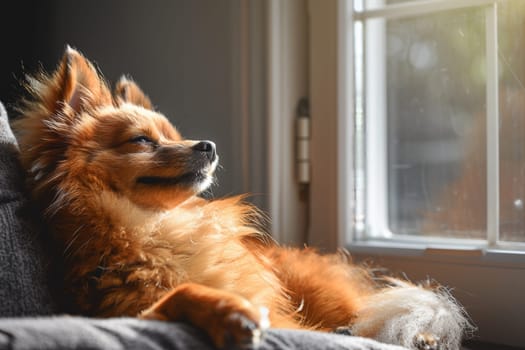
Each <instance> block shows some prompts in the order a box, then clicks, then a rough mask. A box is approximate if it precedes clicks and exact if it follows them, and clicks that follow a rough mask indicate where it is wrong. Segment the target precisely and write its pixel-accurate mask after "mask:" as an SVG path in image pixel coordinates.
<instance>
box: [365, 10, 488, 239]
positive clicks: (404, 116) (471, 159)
mask: <svg viewBox="0 0 525 350" xmlns="http://www.w3.org/2000/svg"><path fill="white" fill-rule="evenodd" d="M385 39H386V86H387V114H386V115H387V139H388V141H387V146H388V161H387V163H388V164H387V178H388V225H389V228H390V230H391V231H392V232H393V233H396V234H423V235H433V234H435V235H439V236H446V237H456V238H485V237H486V229H485V227H486V209H485V208H486V199H485V198H486V191H485V182H486V177H485V167H486V165H485V164H486V157H485V147H486V146H485V115H486V114H485V97H486V96H485V89H486V84H485V11H484V9H482V8H473V9H468V10H461V11H451V12H445V13H440V14H436V15H431V16H424V17H418V18H411V19H404V20H389V21H387V22H386V38H385ZM370 98H373V97H370Z"/></svg>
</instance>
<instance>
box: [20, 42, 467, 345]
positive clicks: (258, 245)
mask: <svg viewBox="0 0 525 350" xmlns="http://www.w3.org/2000/svg"><path fill="white" fill-rule="evenodd" d="M28 88H29V92H30V94H31V98H30V99H28V100H27V101H25V102H24V103H23V107H22V108H21V116H20V118H18V120H17V121H16V122H15V129H16V131H17V135H18V140H19V145H20V150H21V163H22V164H23V166H24V168H25V170H26V171H27V177H28V184H29V186H30V189H31V192H32V196H33V199H34V201H35V203H36V204H37V205H38V207H39V208H40V210H41V211H42V213H43V216H44V217H45V220H46V222H47V223H48V225H49V228H50V232H51V233H52V237H53V241H54V244H55V245H56V246H57V247H58V249H60V250H61V251H62V252H63V259H64V266H65V267H64V268H65V290H66V293H67V294H68V295H69V296H71V298H72V302H73V305H74V309H73V310H71V311H72V312H79V313H82V314H85V315H91V316H104V317H106V316H107V317H109V316H123V315H139V316H140V317H143V318H148V319H160V320H183V321H187V322H190V323H192V324H194V325H195V326H198V327H200V328H203V329H204V330H205V331H206V332H207V333H208V334H209V336H210V337H211V339H212V341H213V342H214V344H215V345H217V346H224V345H225V344H226V341H227V339H231V340H233V341H234V342H237V343H244V342H246V341H248V342H256V341H257V339H258V338H259V337H260V335H261V331H262V330H264V328H266V327H268V325H269V324H271V325H272V326H275V327H291V328H305V329H316V330H323V331H331V330H334V329H336V328H338V327H341V326H343V327H349V329H350V330H351V332H352V333H353V334H355V335H362V336H367V337H371V338H376V339H379V340H381V341H384V342H388V343H393V344H401V345H404V346H408V347H412V348H424V347H425V346H427V348H429V349H430V348H432V346H433V345H432V344H433V343H436V342H438V343H439V344H441V349H458V348H459V343H460V340H461V336H462V334H463V332H464V330H465V328H468V327H469V325H468V321H467V320H466V318H465V315H464V313H463V310H462V309H461V308H460V307H459V306H458V305H457V304H456V303H455V302H454V301H453V299H452V298H451V297H450V295H449V294H448V293H443V292H440V291H439V290H430V289H427V288H423V287H419V286H416V285H413V284H410V283H408V282H404V281H400V280H395V279H389V280H388V282H387V283H382V282H377V280H376V279H374V278H372V277H371V274H370V273H369V271H368V270H367V269H365V268H361V267H358V266H356V265H353V264H352V263H351V262H349V261H348V257H347V255H345V254H336V255H324V256H322V255H319V254H317V253H316V252H315V251H313V250H308V249H307V250H296V249H288V248H282V247H279V246H278V245H277V244H276V243H275V242H273V241H272V240H271V239H269V238H268V236H266V235H265V234H264V233H262V232H261V231H260V230H259V229H258V228H257V224H256V223H257V220H258V214H257V211H256V210H255V209H254V208H252V207H251V206H250V205H248V204H246V203H244V202H243V201H242V198H240V197H234V198H226V199H218V200H211V201H208V200H204V199H201V198H199V197H197V194H199V193H200V192H201V191H203V190H204V189H206V188H207V187H208V186H209V185H210V182H211V179H212V176H213V171H214V169H215V166H216V165H217V162H218V157H217V155H216V154H215V146H214V144H213V143H211V142H198V141H189V140H185V139H183V138H182V137H181V136H180V134H179V133H178V131H177V130H176V129H175V128H174V127H173V126H172V125H171V124H170V123H169V122H168V120H167V119H166V118H165V117H164V116H162V115H161V114H159V113H157V112H155V111H154V110H153V109H152V105H151V102H150V100H149V99H148V97H147V96H146V95H144V94H143V93H142V91H141V90H140V89H139V87H138V86H137V85H136V84H135V83H134V82H132V81H131V80H129V79H126V78H123V79H121V80H120V81H119V82H118V84H117V86H116V88H115V91H114V93H113V94H112V93H111V92H110V90H109V88H108V85H107V84H106V82H105V81H104V80H103V79H102V78H101V77H100V76H99V74H97V72H96V70H95V69H94V67H93V66H92V65H91V63H90V62H89V61H87V60H86V59H85V58H84V57H83V56H82V55H81V54H79V53H78V52H77V51H75V50H73V49H71V48H68V49H67V50H66V53H65V55H64V58H63V60H62V61H61V63H60V65H59V67H58V68H57V70H56V71H55V72H54V73H53V74H51V75H45V74H41V75H39V76H37V77H33V78H31V79H30V80H29V84H28ZM427 338H428V339H427ZM429 346H430V347H429Z"/></svg>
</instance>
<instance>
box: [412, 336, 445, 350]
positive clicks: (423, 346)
mask: <svg viewBox="0 0 525 350" xmlns="http://www.w3.org/2000/svg"><path fill="white" fill-rule="evenodd" d="M414 346H415V347H416V349H418V350H439V348H440V346H439V337H437V336H435V335H434V334H430V333H419V334H418V335H416V336H415V337H414Z"/></svg>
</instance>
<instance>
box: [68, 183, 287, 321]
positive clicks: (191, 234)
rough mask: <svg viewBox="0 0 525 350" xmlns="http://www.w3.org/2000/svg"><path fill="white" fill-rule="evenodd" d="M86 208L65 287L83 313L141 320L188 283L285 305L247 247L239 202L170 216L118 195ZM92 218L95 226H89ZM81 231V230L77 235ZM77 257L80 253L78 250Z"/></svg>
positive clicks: (186, 207) (199, 205)
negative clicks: (148, 310) (139, 315)
mask: <svg viewBox="0 0 525 350" xmlns="http://www.w3.org/2000/svg"><path fill="white" fill-rule="evenodd" d="M96 198H97V200H95V201H93V202H92V203H94V204H92V205H91V208H89V207H87V208H86V210H85V211H84V214H83V215H82V220H81V222H79V223H78V225H79V227H78V228H77V229H76V230H75V231H73V228H72V227H71V228H69V231H70V232H76V233H77V234H78V235H79V237H78V238H75V237H74V235H73V236H72V237H71V238H70V240H73V239H74V240H75V241H74V242H73V243H71V245H72V246H75V248H71V247H67V245H66V249H65V250H66V252H65V255H66V258H67V259H73V260H74V261H75V263H73V264H71V263H67V264H66V266H68V267H70V270H68V271H66V288H71V289H73V292H74V293H73V294H74V295H76V296H77V298H78V299H77V300H76V301H75V304H77V305H80V307H81V308H83V310H79V311H82V312H88V313H89V314H93V315H98V316H112V315H123V314H124V315H135V314H137V313H139V312H140V311H142V310H143V309H145V308H147V307H148V306H150V305H151V304H152V303H153V302H155V301H156V300H158V299H159V298H160V297H161V296H162V295H163V294H164V293H166V292H168V291H169V290H171V289H172V288H174V287H175V286H177V285H178V284H180V283H183V282H195V283H200V284H204V285H207V286H211V287H215V288H218V289H222V290H229V291H232V292H235V293H238V294H240V295H243V296H245V297H247V298H248V299H250V300H252V301H254V302H255V303H256V304H260V305H268V304H273V303H275V302H278V301H276V300H275V296H276V295H280V294H281V291H280V284H279V282H278V280H277V278H276V277H275V276H274V274H273V273H271V271H268V270H267V269H265V268H263V262H262V261H261V259H264V257H261V256H257V257H256V256H254V255H253V253H251V252H249V251H248V250H247V249H246V247H245V246H244V244H243V243H242V242H241V239H242V238H243V237H246V236H248V235H250V234H252V233H253V231H254V229H253V228H251V227H249V226H247V225H245V224H243V222H242V220H243V219H242V214H241V211H242V208H240V207H237V206H236V205H235V203H234V201H232V200H227V201H228V202H227V203H222V201H220V200H219V201H215V202H207V201H201V200H200V199H198V198H195V199H190V202H188V203H186V204H183V205H180V206H179V207H177V208H176V209H174V210H170V211H158V212H155V211H151V210H144V209H141V208H140V207H138V206H136V205H134V204H133V203H131V202H130V201H128V200H127V199H125V198H123V197H120V196H118V195H115V194H113V193H111V192H103V193H101V194H99V195H97V196H96ZM90 217H91V219H92V222H91V223H89V221H90V220H89V218H90ZM77 230H78V231H77ZM80 235H81V237H80ZM71 250H74V251H71Z"/></svg>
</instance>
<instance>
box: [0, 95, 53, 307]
mask: <svg viewBox="0 0 525 350" xmlns="http://www.w3.org/2000/svg"><path fill="white" fill-rule="evenodd" d="M17 154H18V148H17V145H16V140H15V137H14V136H13V133H12V131H11V129H10V127H9V123H8V119H7V114H6V111H5V109H4V106H3V105H2V104H1V103H0V300H2V302H1V303H0V316H22V315H26V316H27V315H45V314H50V313H52V312H53V311H54V304H53V302H52V298H51V293H50V290H49V289H48V283H47V278H48V276H47V267H48V266H49V263H48V262H47V259H45V257H44V255H43V251H44V250H43V249H42V237H41V234H40V231H39V230H38V229H37V225H35V222H37V221H38V220H35V219H34V218H29V217H28V216H29V215H30V214H29V211H28V210H27V206H26V205H27V199H26V196H25V194H24V191H23V188H24V186H23V176H22V171H21V169H20V166H19V164H18V160H17Z"/></svg>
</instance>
